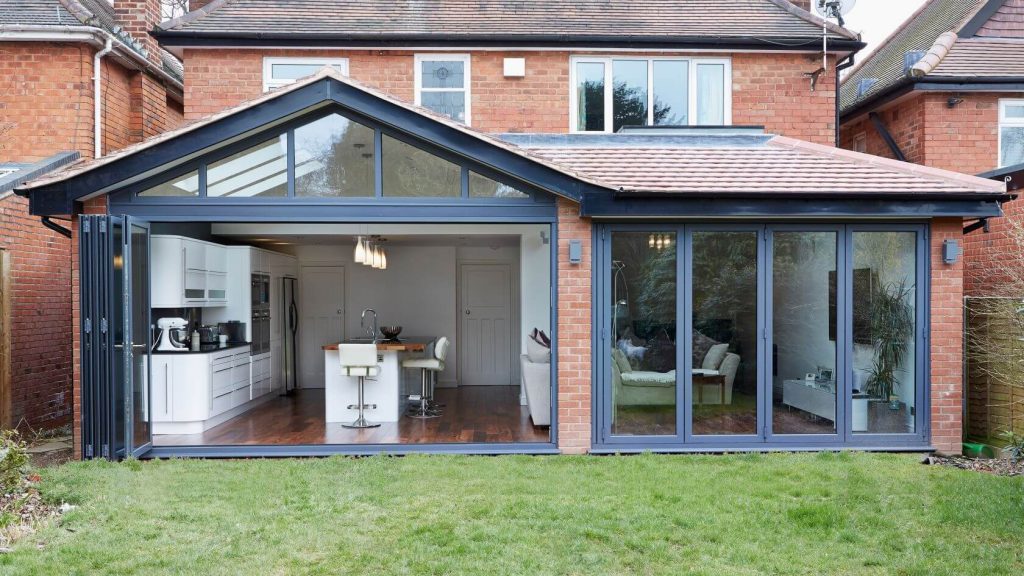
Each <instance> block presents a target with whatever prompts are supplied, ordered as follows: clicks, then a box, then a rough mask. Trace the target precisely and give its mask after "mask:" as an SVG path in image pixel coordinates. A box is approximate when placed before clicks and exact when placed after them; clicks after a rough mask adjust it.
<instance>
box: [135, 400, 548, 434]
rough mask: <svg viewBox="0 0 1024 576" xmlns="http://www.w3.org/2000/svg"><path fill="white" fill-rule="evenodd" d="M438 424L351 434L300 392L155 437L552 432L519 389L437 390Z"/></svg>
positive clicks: (408, 421)
mask: <svg viewBox="0 0 1024 576" xmlns="http://www.w3.org/2000/svg"><path fill="white" fill-rule="evenodd" d="M436 394H437V400H438V402H442V403H444V404H445V405H446V406H445V408H444V413H443V414H442V415H441V417H440V418H432V419H429V420H417V419H413V418H407V417H405V416H402V417H401V418H400V419H399V421H398V422H392V423H386V424H382V425H381V426H380V427H379V428H369V429H365V430H350V429H348V428H343V427H342V426H341V424H335V423H332V424H326V423H325V422H324V410H325V409H324V392H323V390H318V389H306V390H298V391H296V392H295V393H294V394H293V395H291V396H279V397H277V398H274V399H272V400H270V401H268V402H267V403H265V404H261V405H260V406H258V407H256V408H254V409H252V410H250V411H248V412H246V413H245V414H241V415H239V416H236V417H235V418H232V419H231V420H228V421H227V422H225V423H223V424H221V425H219V426H216V427H214V428H211V429H209V430H207V431H206V432H203V433H202V434H175V435H159V436H154V437H153V444H154V445H155V446H215V445H240V444H254V445H294V444H447V443H467V442H547V441H548V438H549V429H548V428H547V427H535V426H534V425H533V422H532V421H531V420H530V413H529V410H528V409H527V407H526V406H520V405H519V388H518V387H516V386H461V387H459V388H438V389H437V392H436Z"/></svg>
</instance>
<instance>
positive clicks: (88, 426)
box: [79, 216, 152, 460]
mask: <svg viewBox="0 0 1024 576" xmlns="http://www.w3.org/2000/svg"><path fill="white" fill-rule="evenodd" d="M79 223H80V226H79V263H80V271H79V289H80V305H81V332H80V336H81V352H82V364H81V369H82V372H81V376H82V378H81V381H82V403H81V411H82V456H83V457H84V458H86V459H91V458H107V459H110V460H119V459H123V458H126V457H128V456H136V457H137V456H140V455H142V454H144V453H145V452H146V451H147V450H149V449H150V448H151V447H152V425H151V418H150V407H149V406H150V399H149V375H150V368H149V366H150V359H149V355H150V350H151V348H152V342H151V341H152V329H151V323H150V308H149V292H150V290H149V225H148V224H147V223H145V222H141V221H138V220H134V219H131V218H126V217H121V216H81V217H80V221H79Z"/></svg>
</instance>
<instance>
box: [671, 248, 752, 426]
mask: <svg viewBox="0 0 1024 576" xmlns="http://www.w3.org/2000/svg"><path fill="white" fill-rule="evenodd" d="M691 237H692V239H691V254H692V257H691V268H692V270H691V273H690V280H691V290H692V295H693V296H692V300H691V308H692V309H691V311H690V314H691V320H692V333H691V338H692V348H691V351H692V355H691V361H692V369H691V374H690V380H691V388H690V400H689V402H690V407H691V418H690V424H691V430H690V433H691V434H693V435H696V436H700V435H756V434H758V433H759V430H760V428H759V426H758V405H759V398H760V397H761V396H760V394H759V385H758V340H759V319H758V310H759V308H758V306H759V297H760V294H759V291H758V276H759V270H760V266H759V258H760V253H761V250H759V240H760V237H761V236H760V232H759V231H756V230H749V231H747V230H743V231H734V230H698V231H694V232H693V233H692V235H691Z"/></svg>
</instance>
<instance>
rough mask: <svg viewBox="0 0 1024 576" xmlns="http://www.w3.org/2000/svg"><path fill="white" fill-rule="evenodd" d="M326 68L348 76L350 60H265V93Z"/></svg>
mask: <svg viewBox="0 0 1024 576" xmlns="http://www.w3.org/2000/svg"><path fill="white" fill-rule="evenodd" d="M324 66H333V67H334V68H337V69H338V71H339V72H341V73H342V74H344V75H346V76H347V75H348V58H301V57H300V58H264V59H263V91H264V92H268V91H270V90H273V89H275V88H280V87H281V86H287V85H289V84H292V83H294V82H295V81H296V80H299V79H300V78H305V77H306V76H312V75H313V74H316V73H317V72H319V71H320V69H321V68H323V67H324Z"/></svg>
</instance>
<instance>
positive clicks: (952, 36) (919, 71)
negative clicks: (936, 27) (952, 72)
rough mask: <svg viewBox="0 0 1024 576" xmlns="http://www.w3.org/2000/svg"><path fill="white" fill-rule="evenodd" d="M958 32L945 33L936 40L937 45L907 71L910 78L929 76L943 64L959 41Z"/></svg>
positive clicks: (933, 45)
mask: <svg viewBox="0 0 1024 576" xmlns="http://www.w3.org/2000/svg"><path fill="white" fill-rule="evenodd" d="M957 38H958V37H957V35H956V32H952V31H950V32H943V33H942V34H939V37H938V38H936V39H935V43H934V44H932V47H931V48H929V49H928V51H927V52H926V53H925V55H924V56H922V57H921V59H920V60H918V61H917V63H915V64H914V65H913V66H911V67H910V70H907V75H908V76H913V77H921V76H927V75H928V74H929V73H930V72H931V71H932V70H934V69H935V68H937V67H938V65H939V64H942V60H943V58H945V57H946V55H948V54H949V51H950V50H951V49H952V48H953V45H954V44H956V41H957Z"/></svg>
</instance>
